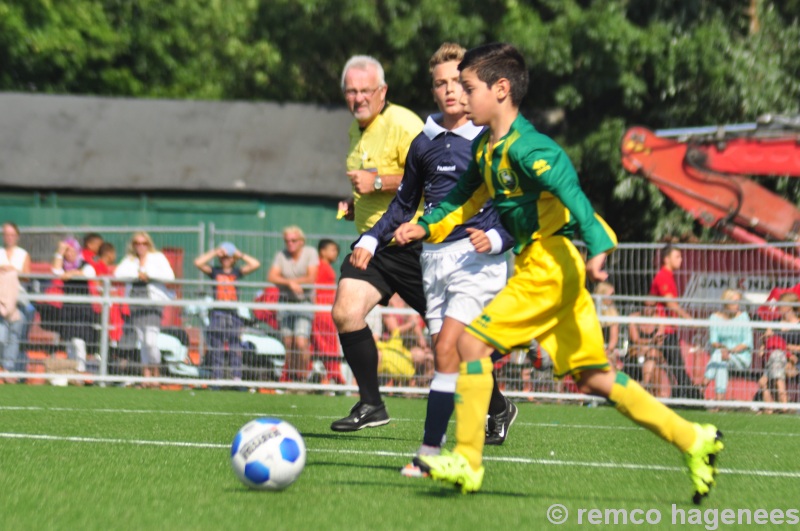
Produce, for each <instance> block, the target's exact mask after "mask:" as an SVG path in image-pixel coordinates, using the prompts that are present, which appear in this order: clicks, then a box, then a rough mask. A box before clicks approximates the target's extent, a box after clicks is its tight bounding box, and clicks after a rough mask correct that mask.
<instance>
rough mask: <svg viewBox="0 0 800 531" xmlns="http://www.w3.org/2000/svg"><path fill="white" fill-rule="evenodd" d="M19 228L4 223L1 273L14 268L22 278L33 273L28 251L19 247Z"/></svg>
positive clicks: (0, 255)
mask: <svg viewBox="0 0 800 531" xmlns="http://www.w3.org/2000/svg"><path fill="white" fill-rule="evenodd" d="M18 242H19V227H17V225H16V224H14V223H12V222H10V221H6V222H5V223H3V247H2V248H0V271H2V270H6V269H9V268H13V269H16V270H17V273H18V274H19V275H20V276H25V275H29V274H30V273H31V257H30V255H29V254H28V251H26V250H25V249H23V248H22V247H20V246H18V245H17V243H18Z"/></svg>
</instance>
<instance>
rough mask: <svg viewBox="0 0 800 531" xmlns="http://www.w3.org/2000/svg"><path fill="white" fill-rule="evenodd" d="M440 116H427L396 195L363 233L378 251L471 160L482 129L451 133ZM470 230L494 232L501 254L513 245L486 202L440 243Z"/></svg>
mask: <svg viewBox="0 0 800 531" xmlns="http://www.w3.org/2000/svg"><path fill="white" fill-rule="evenodd" d="M440 117H441V114H437V115H434V116H429V117H428V120H427V122H425V127H424V128H423V129H422V132H421V133H420V134H419V135H417V137H416V138H415V139H414V141H413V142H412V143H411V148H410V149H409V150H408V156H407V157H406V166H405V169H404V172H403V181H402V182H401V183H400V187H399V188H398V189H397V195H396V196H395V198H394V199H393V200H392V202H391V203H390V204H389V208H388V209H387V210H386V213H385V214H384V215H383V216H382V217H381V219H380V220H378V222H377V223H376V224H375V225H374V226H373V227H372V228H371V229H369V230H368V231H366V232H365V233H364V235H366V236H372V237H373V238H375V239H376V240H377V241H378V249H381V248H383V247H385V246H387V245H388V244H389V242H390V241H391V240H392V237H393V236H394V231H395V229H397V227H399V226H400V225H401V224H403V223H405V222H407V221H411V219H412V218H413V217H414V214H416V212H417V207H418V206H419V202H420V200H421V199H423V196H424V201H425V214H427V213H428V212H430V211H431V210H433V209H434V208H435V207H436V206H437V205H438V204H439V202H440V201H441V200H442V199H444V198H445V196H447V194H448V193H449V192H450V190H452V189H453V187H455V185H456V183H457V182H458V179H459V177H461V174H463V173H464V172H465V171H466V169H467V166H468V165H469V163H470V160H471V159H472V141H473V140H474V139H475V138H476V137H477V136H478V135H479V134H481V133H482V132H483V128H481V127H478V126H476V125H474V124H473V123H472V122H467V123H466V124H465V125H462V126H461V127H458V128H456V129H454V130H452V131H451V130H448V129H445V128H444V127H442V126H441V125H439V123H438V119H439V118H440ZM470 227H472V228H476V229H481V230H483V231H484V232H488V231H489V230H491V229H494V230H496V231H497V233H498V234H499V235H500V238H501V239H502V241H503V247H502V252H505V251H506V250H508V249H510V248H511V247H513V245H514V240H513V239H512V238H511V236H510V235H509V233H508V232H507V231H506V230H505V229H504V228H503V226H502V224H501V223H500V217H499V216H498V215H497V212H496V211H495V210H494V208H492V206H491V201H487V203H486V204H485V205H484V206H483V208H482V209H481V211H480V212H479V213H478V214H476V215H475V216H473V217H472V218H470V219H469V221H467V223H465V224H463V225H459V226H458V227H456V228H455V229H454V230H453V232H451V233H450V234H449V235H448V236H447V238H445V240H444V241H445V242H451V241H456V240H461V239H463V238H468V237H469V234H468V233H467V228H470ZM364 235H362V237H363V236H364ZM357 243H358V242H356V244H357ZM356 244H354V245H353V246H354V247H355V245H356Z"/></svg>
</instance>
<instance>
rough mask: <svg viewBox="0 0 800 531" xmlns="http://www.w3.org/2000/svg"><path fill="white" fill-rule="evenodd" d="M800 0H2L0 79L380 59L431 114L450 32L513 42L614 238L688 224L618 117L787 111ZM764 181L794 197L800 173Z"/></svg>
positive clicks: (312, 79)
mask: <svg viewBox="0 0 800 531" xmlns="http://www.w3.org/2000/svg"><path fill="white" fill-rule="evenodd" d="M799 13H800V2H799V1H798V0H787V1H783V2H778V1H768V0H717V1H715V2H708V1H704V0H684V1H682V2H673V1H668V0H595V1H591V0H528V1H524V0H483V1H480V0H461V1H456V0H350V1H348V2H339V1H336V0H172V1H169V2H164V1H163V0H0V90H6V91H31V92H45V93H76V94H98V95H115V96H132V97H153V98H192V99H211V100H226V99H240V100H272V101H299V102H313V103H322V104H334V105H341V104H342V97H341V92H340V88H339V82H340V75H341V67H342V65H343V64H344V62H345V61H346V59H347V58H348V57H349V56H350V55H353V54H356V53H367V54H370V55H373V56H375V57H377V58H378V59H380V60H381V61H382V62H383V64H384V67H385V69H386V74H387V82H388V84H389V97H390V99H392V100H393V101H396V102H398V103H402V104H404V105H408V106H410V107H412V108H414V109H418V110H420V111H425V110H430V109H431V108H432V107H433V102H432V99H431V94H430V90H429V88H430V81H429V77H428V67H427V60H428V57H429V56H430V54H431V53H432V52H433V51H434V50H435V49H436V47H438V45H439V44H440V43H441V42H443V41H446V40H450V41H456V42H459V43H462V44H463V45H464V46H467V47H470V46H474V45H477V44H480V43H484V42H491V41H500V40H502V41H507V42H511V43H514V44H515V45H517V46H518V47H519V48H520V49H521V50H522V52H523V53H524V55H525V57H526V59H527V61H528V63H529V66H530V73H531V88H530V91H529V94H528V97H527V98H526V101H525V102H524V103H523V112H524V113H525V114H526V115H528V116H529V117H531V118H532V119H534V121H535V123H536V124H537V125H538V126H539V127H540V128H541V129H543V130H544V131H545V132H547V133H548V134H551V135H552V136H554V137H555V138H556V139H557V140H558V141H559V142H561V143H562V144H563V145H564V146H565V147H566V149H567V151H568V152H569V154H570V156H571V157H572V158H573V161H574V162H575V165H576V167H577V169H578V171H579V173H580V174H581V178H582V181H583V184H584V187H585V188H586V190H587V191H588V193H589V196H590V198H591V199H592V201H593V202H594V204H595V207H596V208H597V209H598V210H599V211H600V212H601V213H602V214H603V215H605V216H606V217H607V218H608V219H609V221H610V222H611V224H612V226H614V227H615V229H616V230H617V231H618V232H619V235H620V237H621V239H622V240H629V241H630V240H649V239H657V238H661V237H662V236H665V235H667V234H675V233H684V232H692V231H695V230H696V227H695V226H694V224H693V222H692V220H691V219H690V218H689V216H688V215H686V214H684V213H682V212H681V211H679V210H676V209H675V208H674V207H673V206H672V205H671V204H670V203H669V201H667V200H665V199H664V198H663V196H662V195H661V194H660V193H659V192H658V191H657V190H656V189H655V188H654V187H652V186H651V185H649V184H647V183H646V182H645V181H644V180H642V179H639V178H636V177H631V176H629V175H627V174H626V173H625V172H624V171H622V169H621V165H620V162H619V140H620V138H621V137H622V134H623V132H624V130H625V128H626V127H627V126H629V125H633V124H643V125H646V126H648V127H651V128H661V127H679V126H692V125H707V124H718V123H736V122H743V121H753V120H754V119H755V118H756V117H757V116H758V115H760V114H762V113H766V112H771V113H797V112H798V102H799V101H800V75H799V74H800V53H798V48H800V25H799V23H798V14H799ZM795 182H796V181H792V182H790V183H786V182H780V183H775V182H772V183H770V184H769V186H771V187H773V189H776V190H778V191H779V192H782V193H786V194H791V197H797V196H798V194H797V193H798V192H800V189H798V185H796V184H794V183H795Z"/></svg>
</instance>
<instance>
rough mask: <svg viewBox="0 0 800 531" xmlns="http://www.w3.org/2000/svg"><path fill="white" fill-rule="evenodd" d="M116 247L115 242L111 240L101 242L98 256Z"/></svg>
mask: <svg viewBox="0 0 800 531" xmlns="http://www.w3.org/2000/svg"><path fill="white" fill-rule="evenodd" d="M115 249H116V248H115V247H114V244H113V243H111V242H103V243H101V244H100V248H99V249H97V256H103V255H104V254H106V253H107V252H109V251H114V250H115Z"/></svg>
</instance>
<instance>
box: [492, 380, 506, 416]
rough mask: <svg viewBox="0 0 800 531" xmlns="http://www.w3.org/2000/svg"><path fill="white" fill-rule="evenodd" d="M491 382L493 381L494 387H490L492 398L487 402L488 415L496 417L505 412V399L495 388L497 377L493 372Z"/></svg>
mask: <svg viewBox="0 0 800 531" xmlns="http://www.w3.org/2000/svg"><path fill="white" fill-rule="evenodd" d="M492 380H493V381H494V387H492V398H491V399H490V400H489V414H490V415H497V414H498V413H502V412H503V411H505V410H506V397H504V396H503V393H501V392H500V388H499V387H498V386H497V375H496V374H495V372H494V371H492Z"/></svg>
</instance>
